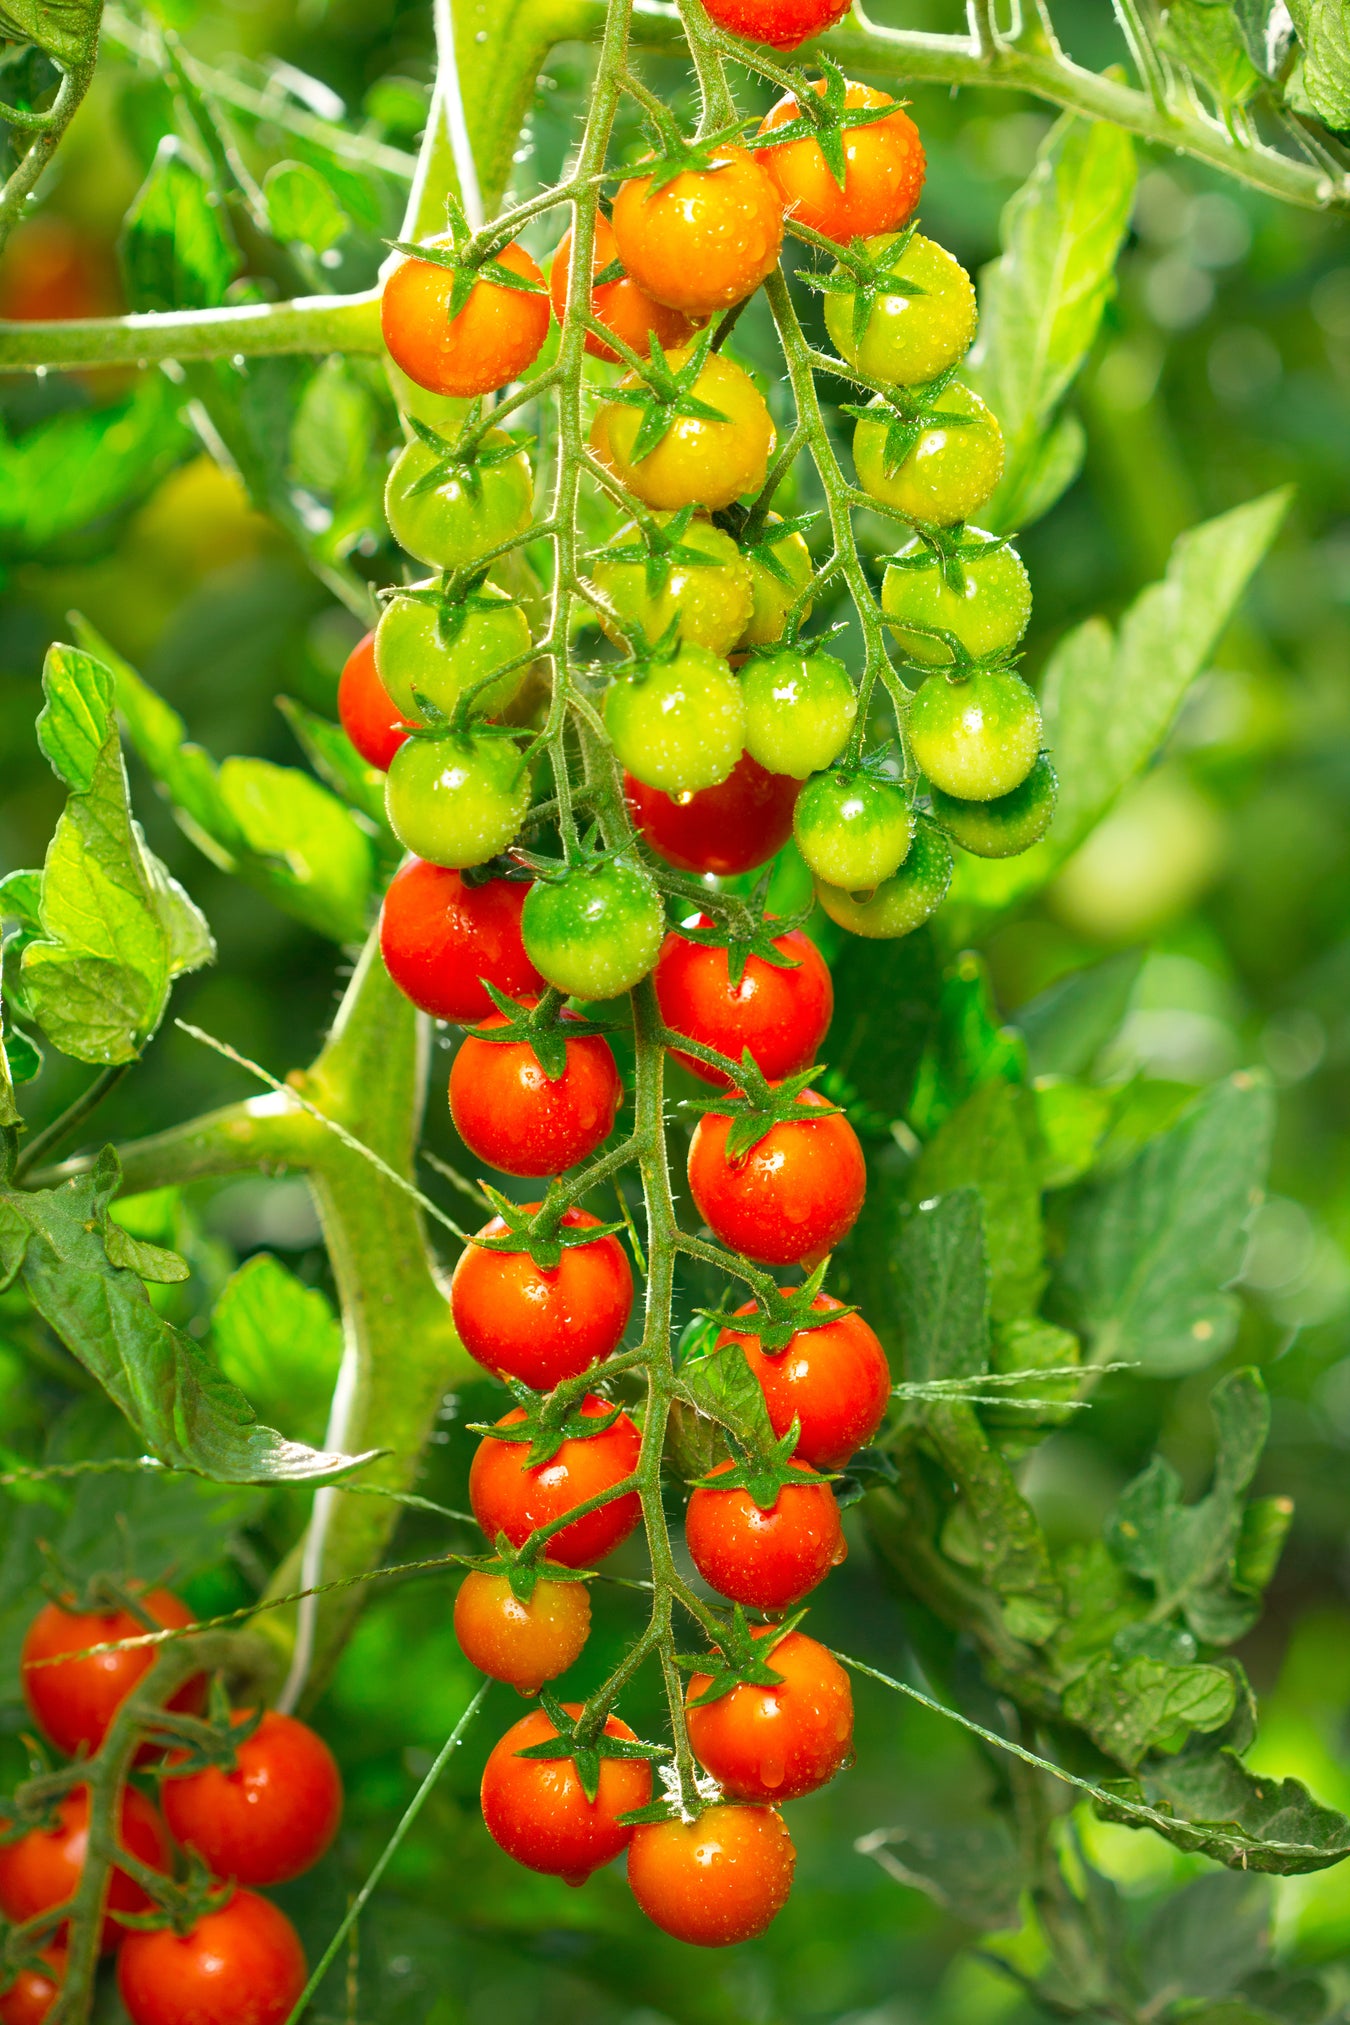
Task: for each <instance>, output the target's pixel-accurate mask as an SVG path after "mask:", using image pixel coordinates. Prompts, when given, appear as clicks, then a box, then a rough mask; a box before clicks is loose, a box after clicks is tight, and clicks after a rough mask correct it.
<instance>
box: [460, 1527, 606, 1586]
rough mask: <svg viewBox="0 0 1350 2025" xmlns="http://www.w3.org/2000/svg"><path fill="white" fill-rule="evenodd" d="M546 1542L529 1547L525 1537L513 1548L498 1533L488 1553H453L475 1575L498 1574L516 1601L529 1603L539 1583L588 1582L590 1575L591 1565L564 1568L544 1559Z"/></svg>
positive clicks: (592, 1571)
mask: <svg viewBox="0 0 1350 2025" xmlns="http://www.w3.org/2000/svg"><path fill="white" fill-rule="evenodd" d="M547 1545H548V1542H547V1541H542V1542H540V1543H539V1544H538V1545H536V1546H531V1545H530V1543H529V1541H528V1540H527V1541H526V1542H525V1544H524V1545H523V1546H521V1547H513V1546H512V1545H511V1542H510V1541H509V1540H508V1539H507V1537H506V1535H505V1533H498V1535H497V1537H496V1539H495V1541H494V1542H493V1548H494V1551H493V1552H492V1553H491V1554H457V1555H456V1556H455V1559H456V1560H457V1561H458V1562H460V1564H461V1565H462V1566H463V1567H465V1568H471V1569H473V1570H474V1572H475V1573H477V1574H479V1575H498V1576H501V1577H502V1578H503V1579H504V1580H505V1581H506V1582H507V1583H508V1584H509V1585H510V1589H511V1594H512V1595H513V1596H514V1597H515V1599H516V1601H517V1603H529V1602H530V1601H531V1600H532V1598H533V1596H534V1592H535V1590H536V1589H537V1588H538V1586H539V1584H540V1583H541V1582H589V1581H591V1580H592V1579H593V1578H594V1575H595V1572H596V1571H595V1569H594V1568H564V1567H561V1566H559V1564H558V1563H557V1562H554V1561H548V1560H545V1558H544V1549H545V1548H546V1547H547Z"/></svg>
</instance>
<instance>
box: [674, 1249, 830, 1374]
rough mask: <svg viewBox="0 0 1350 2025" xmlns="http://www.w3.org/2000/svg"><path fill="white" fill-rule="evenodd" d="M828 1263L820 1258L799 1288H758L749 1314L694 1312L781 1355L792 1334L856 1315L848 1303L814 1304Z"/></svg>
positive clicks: (719, 1310) (771, 1354)
mask: <svg viewBox="0 0 1350 2025" xmlns="http://www.w3.org/2000/svg"><path fill="white" fill-rule="evenodd" d="M829 1264H830V1262H829V1260H828V1259H822V1260H821V1262H820V1264H819V1265H818V1266H817V1267H816V1269H815V1271H814V1272H813V1273H811V1274H810V1275H809V1277H808V1278H807V1279H806V1280H804V1281H803V1282H802V1284H801V1286H799V1287H778V1286H773V1285H772V1283H770V1285H768V1286H765V1287H763V1288H757V1289H756V1292H755V1306H754V1308H753V1309H752V1310H751V1311H750V1312H749V1313H748V1314H734V1313H728V1312H727V1310H726V1309H725V1308H699V1309H697V1310H696V1312H697V1313H698V1314H700V1315H702V1316H703V1317H704V1319H705V1320H707V1321H709V1322H716V1323H718V1324H720V1326H721V1327H722V1328H724V1329H734V1330H735V1331H736V1333H737V1334H738V1335H740V1336H754V1337H756V1338H757V1339H758V1341H759V1347H760V1349H761V1350H763V1352H764V1353H765V1355H766V1356H767V1357H777V1356H780V1355H781V1354H782V1352H783V1351H784V1350H786V1349H787V1347H788V1344H789V1343H790V1342H791V1341H792V1339H793V1337H794V1336H800V1335H802V1334H803V1332H804V1331H806V1330H810V1329H828V1328H829V1327H830V1325H831V1324H832V1323H834V1322H842V1321H843V1320H844V1319H845V1317H846V1316H848V1315H856V1314H857V1312H858V1310H857V1308H856V1307H852V1306H850V1305H849V1304H848V1303H847V1302H841V1303H840V1304H839V1305H838V1306H837V1307H830V1308H817V1307H816V1306H815V1305H814V1303H815V1302H816V1301H817V1300H818V1298H819V1296H820V1290H821V1288H822V1287H823V1285H824V1284H825V1274H826V1272H827V1271H828V1270H829ZM713 1354H714V1355H719V1354H722V1353H719V1352H714V1353H713Z"/></svg>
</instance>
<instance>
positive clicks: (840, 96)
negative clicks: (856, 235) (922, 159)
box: [755, 55, 909, 231]
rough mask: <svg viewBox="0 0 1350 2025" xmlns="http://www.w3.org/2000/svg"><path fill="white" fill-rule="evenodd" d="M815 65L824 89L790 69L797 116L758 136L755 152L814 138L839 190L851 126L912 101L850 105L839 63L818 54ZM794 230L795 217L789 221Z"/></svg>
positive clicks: (866, 122) (887, 114) (888, 114)
mask: <svg viewBox="0 0 1350 2025" xmlns="http://www.w3.org/2000/svg"><path fill="white" fill-rule="evenodd" d="M816 65H817V67H818V68H819V69H820V70H821V71H822V72H823V74H824V89H823V90H820V91H817V89H816V87H815V85H814V84H813V83H812V82H811V80H810V78H808V77H807V75H806V72H805V71H804V70H789V71H788V72H787V76H788V78H789V79H790V80H791V83H792V96H793V98H794V99H795V100H796V101H797V117H796V119H795V120H789V121H788V122H787V123H786V124H785V125H783V126H781V127H772V128H770V130H769V131H768V132H767V133H764V132H761V133H758V134H757V135H756V136H755V152H756V154H758V153H759V152H760V151H761V150H762V149H765V148H782V147H786V146H788V145H789V144H790V143H791V142H793V141H814V142H815V143H816V146H817V147H818V148H819V149H820V152H821V154H822V155H823V156H824V157H825V166H826V168H827V169H828V170H829V172H830V174H831V176H832V177H833V178H834V181H835V184H836V186H837V187H838V188H839V189H841V190H842V189H843V187H844V177H845V173H846V171H847V166H848V165H847V160H846V158H845V154H844V135H845V134H846V133H847V132H848V131H849V129H850V128H852V127H870V126H875V124H876V122H877V121H878V120H887V119H890V118H891V117H892V115H893V114H894V113H895V112H896V111H897V109H898V108H900V107H903V106H906V105H908V104H909V100H908V99H904V98H896V99H891V100H889V101H888V103H887V104H885V105H850V104H849V103H848V85H849V81H848V79H847V78H846V77H845V76H844V73H843V71H842V70H841V69H840V68H839V65H838V64H837V63H834V62H832V61H831V59H830V58H829V57H828V56H823V55H821V56H817V57H816ZM787 226H788V230H789V231H791V230H792V229H793V228H792V220H791V219H790V218H789V219H788V221H787Z"/></svg>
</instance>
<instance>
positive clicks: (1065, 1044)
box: [1016, 949, 1144, 1076]
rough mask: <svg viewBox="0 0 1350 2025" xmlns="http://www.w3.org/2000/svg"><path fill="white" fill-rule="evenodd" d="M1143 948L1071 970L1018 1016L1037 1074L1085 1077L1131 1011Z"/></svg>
mask: <svg viewBox="0 0 1350 2025" xmlns="http://www.w3.org/2000/svg"><path fill="white" fill-rule="evenodd" d="M1143 961H1144V956H1143V951H1142V950H1137V949H1125V950H1122V951H1121V952H1120V953H1119V954H1118V955H1116V956H1108V957H1105V958H1104V959H1103V960H1102V962H1100V963H1094V964H1090V965H1089V966H1088V967H1087V969H1085V970H1073V971H1070V972H1069V974H1068V976H1067V977H1061V978H1059V979H1058V980H1057V982H1056V983H1054V984H1052V985H1050V986H1049V987H1048V988H1047V989H1046V990H1045V991H1043V992H1041V993H1040V995H1039V997H1037V998H1034V999H1032V1000H1031V1001H1030V1002H1029V1003H1028V1004H1027V1005H1024V1006H1023V1007H1022V1008H1021V1010H1020V1011H1019V1012H1018V1013H1017V1014H1016V1024H1017V1026H1018V1027H1019V1028H1020V1030H1021V1032H1022V1034H1023V1035H1024V1037H1025V1039H1026V1044H1027V1066H1028V1068H1029V1069H1030V1071H1031V1074H1032V1075H1033V1076H1085V1075H1087V1074H1088V1072H1089V1070H1090V1069H1091V1068H1092V1065H1093V1063H1094V1062H1095V1061H1096V1059H1097V1057H1098V1055H1099V1054H1100V1053H1101V1051H1102V1049H1103V1048H1104V1047H1105V1046H1106V1043H1107V1042H1108V1041H1109V1040H1111V1039H1112V1038H1113V1037H1114V1036H1115V1034H1116V1033H1117V1032H1118V1030H1119V1028H1120V1024H1121V1021H1122V1020H1123V1019H1124V1017H1125V1015H1126V1013H1127V1012H1128V1011H1129V1006H1130V1000H1131V998H1132V997H1133V995H1134V987H1135V984H1136V983H1137V981H1138V977H1139V972H1140V969H1141V968H1142V966H1143Z"/></svg>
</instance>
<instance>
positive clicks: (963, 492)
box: [853, 380, 1003, 527]
mask: <svg viewBox="0 0 1350 2025" xmlns="http://www.w3.org/2000/svg"><path fill="white" fill-rule="evenodd" d="M872 406H873V407H875V408H880V409H882V410H883V412H882V419H880V420H879V421H876V422H873V421H870V420H868V419H864V420H863V421H861V422H859V424H858V426H857V428H856V429H855V430H854V432H853V462H854V465H855V467H856V469H857V473H858V483H859V485H861V487H862V489H863V491H864V492H870V493H871V495H872V497H873V499H875V500H878V501H879V502H880V503H881V505H883V506H889V507H891V508H893V510H894V511H895V512H896V513H900V514H903V515H904V517H905V519H906V520H922V521H927V522H929V523H930V524H931V525H933V526H936V527H950V526H951V525H952V523H953V522H954V521H958V520H969V518H970V516H971V514H972V513H974V512H975V511H976V509H977V508H979V507H981V506H983V505H984V503H985V501H986V499H988V497H989V495H990V493H991V492H992V491H993V489H994V487H995V486H996V485H997V484H998V481H999V479H1000V478H1001V477H1002V475H1003V431H1002V430H1001V429H1000V428H999V426H998V423H997V422H996V421H995V419H994V416H993V415H992V413H991V412H990V410H989V409H988V408H986V406H985V404H984V402H983V401H982V400H981V399H980V397H979V395H978V394H974V393H972V392H971V390H970V388H969V387H963V386H962V385H961V382H960V381H959V380H953V381H952V383H951V385H950V386H949V387H947V388H945V389H944V390H943V392H942V393H940V394H939V395H938V397H937V399H936V401H934V402H933V404H932V406H933V410H934V412H935V414H936V415H937V416H939V417H940V416H942V415H963V416H968V417H969V418H970V419H969V421H968V422H966V423H963V424H962V425H961V426H959V427H957V428H954V429H948V428H944V427H943V425H942V422H941V421H940V420H934V421H931V422H929V423H927V424H926V425H925V427H924V430H923V433H922V435H921V436H920V437H919V440H918V442H917V443H916V444H915V445H914V448H913V449H912V450H911V451H910V453H909V455H908V456H907V457H905V458H904V459H902V461H901V462H900V463H899V464H898V465H897V466H896V467H895V469H894V470H890V471H888V470H887V468H886V435H887V429H886V417H885V411H884V408H883V404H882V403H881V401H880V400H876V401H874V402H873V403H872Z"/></svg>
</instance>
